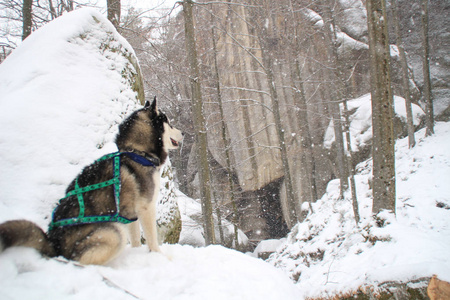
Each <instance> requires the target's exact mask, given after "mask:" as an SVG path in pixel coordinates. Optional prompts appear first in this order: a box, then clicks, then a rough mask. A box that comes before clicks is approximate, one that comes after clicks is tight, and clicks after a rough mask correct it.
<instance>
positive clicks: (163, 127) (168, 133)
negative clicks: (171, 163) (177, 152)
mask: <svg viewBox="0 0 450 300" xmlns="http://www.w3.org/2000/svg"><path fill="white" fill-rule="evenodd" d="M144 110H145V111H148V112H149V114H150V118H151V120H152V123H153V127H154V128H155V129H156V130H157V131H158V133H160V135H161V136H160V137H159V139H160V140H161V142H162V145H163V148H164V150H166V151H168V150H172V149H177V148H178V147H179V145H180V143H181V141H182V140H183V133H182V132H181V131H180V130H178V129H176V128H175V127H173V126H172V125H170V122H169V119H168V118H167V116H166V114H164V113H163V112H162V111H160V110H159V109H158V106H157V103H156V97H155V98H154V99H153V102H152V103H151V104H150V102H148V101H147V102H145V105H144Z"/></svg>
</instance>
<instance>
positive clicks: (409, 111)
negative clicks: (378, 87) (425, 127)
mask: <svg viewBox="0 0 450 300" xmlns="http://www.w3.org/2000/svg"><path fill="white" fill-rule="evenodd" d="M391 7H392V15H393V18H392V19H393V21H394V27H395V35H396V36H397V47H398V51H399V53H400V63H401V66H402V79H403V81H402V83H403V97H405V106H406V124H407V128H408V145H409V148H412V147H414V146H415V145H416V139H415V136H414V123H413V115H412V106H411V93H410V92H409V72H408V63H407V61H406V53H405V48H404V45H403V39H402V35H401V33H400V24H399V18H398V8H397V0H392V1H391Z"/></svg>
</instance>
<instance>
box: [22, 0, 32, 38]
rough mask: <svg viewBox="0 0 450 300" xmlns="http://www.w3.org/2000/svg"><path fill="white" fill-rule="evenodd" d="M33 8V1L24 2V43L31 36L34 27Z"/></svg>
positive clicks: (25, 0)
mask: <svg viewBox="0 0 450 300" xmlns="http://www.w3.org/2000/svg"><path fill="white" fill-rule="evenodd" d="M32 7H33V1H32V0H23V6H22V23H23V26H22V41H23V40H24V39H26V38H27V37H28V36H29V35H30V34H31V28H32V26H33V16H32V14H31V12H32Z"/></svg>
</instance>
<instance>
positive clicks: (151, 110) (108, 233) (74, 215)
mask: <svg viewBox="0 0 450 300" xmlns="http://www.w3.org/2000/svg"><path fill="white" fill-rule="evenodd" d="M182 139H183V135H182V133H181V131H179V130H178V129H175V128H174V127H172V126H171V125H170V124H169V121H168V119H167V117H166V115H165V114H163V113H162V112H161V111H159V110H158V109H157V104H156V98H155V99H154V100H153V102H152V104H150V103H149V102H146V103H145V105H144V108H142V109H139V110H137V111H135V112H134V113H133V114H132V115H131V116H129V117H128V118H127V119H126V120H124V121H123V122H122V123H121V124H120V125H119V133H118V135H117V137H116V144H117V147H118V149H119V152H117V153H113V154H110V155H107V156H104V157H103V158H101V159H99V160H97V161H96V162H94V163H93V164H91V165H89V166H87V167H85V168H84V169H83V170H82V172H81V173H80V174H79V175H78V177H77V178H76V179H74V181H73V182H72V183H71V184H70V185H69V187H68V188H67V191H66V192H67V194H66V197H65V198H62V199H61V200H60V202H59V203H58V205H57V207H56V208H55V210H54V211H53V216H52V222H51V223H50V227H49V230H48V233H44V231H43V230H42V229H41V228H39V227H38V226H37V225H36V224H34V223H32V222H29V221H25V220H17V221H8V222H5V223H3V224H0V252H1V251H3V250H4V249H6V248H8V247H13V246H25V247H32V248H35V249H37V250H38V251H40V252H41V253H42V254H44V255H46V256H50V257H54V256H59V255H62V256H64V257H65V258H67V259H70V260H75V261H79V262H80V263H82V264H99V265H101V264H105V263H107V262H109V261H110V260H111V259H113V258H114V257H116V256H117V255H118V254H119V253H120V252H121V251H122V250H123V248H124V247H125V245H126V243H127V229H128V233H129V235H128V237H129V240H130V242H131V245H132V246H133V247H137V246H140V245H141V235H140V226H139V224H140V225H141V227H142V229H143V232H144V237H145V239H146V240H147V245H148V247H149V249H150V250H151V251H156V252H160V249H159V244H158V240H157V232H156V201H157V198H158V193H159V183H160V165H162V164H164V162H165V160H166V158H167V155H168V150H170V149H176V148H177V147H178V145H179V143H180V142H181V140H182ZM137 221H139V222H137Z"/></svg>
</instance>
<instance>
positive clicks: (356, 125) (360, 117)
mask: <svg viewBox="0 0 450 300" xmlns="http://www.w3.org/2000/svg"><path fill="white" fill-rule="evenodd" d="M347 106H348V111H349V113H350V116H349V121H350V140H351V147H352V151H353V152H359V154H360V158H359V160H356V161H357V162H360V161H362V160H364V159H367V158H368V157H369V153H370V151H371V145H372V102H371V96H370V94H366V95H363V96H361V97H359V98H356V99H352V100H349V101H347ZM340 107H341V115H343V111H344V108H343V105H342V104H341V106H340ZM394 111H395V119H394V125H395V126H394V127H395V131H396V135H397V137H404V136H406V135H407V128H406V106H405V99H404V98H402V97H399V96H394ZM412 114H413V124H414V126H415V128H416V129H417V128H419V127H420V125H421V124H422V122H423V120H424V117H425V113H424V112H423V110H422V109H421V108H420V106H418V105H416V104H412ZM342 119H343V120H344V118H342ZM334 141H335V136H334V129H333V121H332V120H331V121H330V123H329V125H328V128H327V130H326V132H325V137H324V147H325V148H326V149H332V146H333V143H334ZM344 147H345V148H347V142H346V137H345V136H344Z"/></svg>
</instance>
